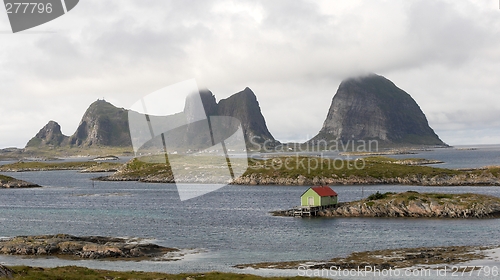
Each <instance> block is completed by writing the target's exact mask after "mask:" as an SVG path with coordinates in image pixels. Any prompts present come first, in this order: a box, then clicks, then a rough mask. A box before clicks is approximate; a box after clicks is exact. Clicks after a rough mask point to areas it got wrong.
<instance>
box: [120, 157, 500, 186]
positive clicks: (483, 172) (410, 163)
mask: <svg viewBox="0 0 500 280" xmlns="http://www.w3.org/2000/svg"><path fill="white" fill-rule="evenodd" d="M169 158H170V159H171V160H177V159H175V158H174V159H173V157H172V156H170V155H169ZM189 160H190V161H186V162H184V164H186V167H187V168H186V169H189V168H191V169H192V167H193V166H196V165H197V166H200V164H201V165H204V164H207V165H208V164H210V161H209V159H204V157H191V158H190V159H189ZM207 160H208V161H207ZM204 161H206V162H204ZM423 161H424V160H422V159H403V160H401V159H398V160H396V159H392V158H388V157H380V156H374V157H367V158H364V159H359V160H340V159H326V158H320V157H305V156H283V157H273V158H269V159H253V158H249V159H248V169H247V171H246V172H245V173H244V174H243V177H244V176H252V175H258V176H262V177H281V178H297V177H298V176H303V177H305V178H309V179H312V178H315V177H320V178H321V177H323V178H335V179H348V178H352V177H355V178H375V179H390V178H408V177H412V176H413V177H418V178H422V177H427V178H433V177H438V178H451V177H454V176H455V177H456V176H462V177H463V179H464V180H466V179H474V178H491V179H492V180H493V181H495V180H498V178H499V177H500V167H498V166H495V167H486V168H483V169H473V170H455V169H446V168H437V167H432V166H427V165H419V163H421V162H423ZM424 162H426V161H424ZM191 165H193V166H191ZM156 175H161V177H165V178H167V177H169V176H170V177H171V176H172V171H171V169H170V165H169V162H168V160H167V159H165V157H164V156H163V155H162V156H155V157H144V158H135V159H133V160H131V161H130V162H128V163H127V164H126V165H125V167H124V168H123V169H122V171H121V172H120V176H125V177H127V176H128V177H133V178H146V177H150V176H156Z"/></svg>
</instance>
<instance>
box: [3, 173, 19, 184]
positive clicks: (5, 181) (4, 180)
mask: <svg viewBox="0 0 500 280" xmlns="http://www.w3.org/2000/svg"><path fill="white" fill-rule="evenodd" d="M13 180H16V179H14V178H12V177H10V176H5V175H1V174H0V182H2V183H8V182H11V181H13Z"/></svg>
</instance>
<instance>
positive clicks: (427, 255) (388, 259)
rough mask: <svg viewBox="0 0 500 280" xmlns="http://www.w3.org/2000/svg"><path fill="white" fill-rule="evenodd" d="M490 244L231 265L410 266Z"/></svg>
mask: <svg viewBox="0 0 500 280" xmlns="http://www.w3.org/2000/svg"><path fill="white" fill-rule="evenodd" d="M493 248H494V247H479V246H451V247H432V248H403V249H387V250H377V251H366V252H354V253H352V254H350V255H349V256H347V257H345V258H333V259H331V260H326V261H289V262H266V263H253V264H240V265H236V266H234V267H236V268H240V269H245V268H253V269H266V268H267V269H298V268H299V267H302V268H306V267H307V268H308V269H330V268H331V267H335V268H336V269H341V270H344V269H357V268H358V267H360V268H365V267H371V268H373V269H380V270H382V269H401V268H408V267H414V266H419V265H420V266H427V267H429V266H431V265H452V264H458V263H463V262H467V261H471V260H478V259H484V258H486V254H487V253H486V251H487V250H490V249H493Z"/></svg>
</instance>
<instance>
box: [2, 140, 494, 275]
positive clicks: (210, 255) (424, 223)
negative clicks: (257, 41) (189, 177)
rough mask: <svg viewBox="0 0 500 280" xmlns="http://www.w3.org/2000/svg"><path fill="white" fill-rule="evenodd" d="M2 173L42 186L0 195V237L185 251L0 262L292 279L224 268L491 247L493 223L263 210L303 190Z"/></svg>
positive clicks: (284, 205) (351, 191) (476, 162)
mask: <svg viewBox="0 0 500 280" xmlns="http://www.w3.org/2000/svg"><path fill="white" fill-rule="evenodd" d="M396 157H400V156H396ZM402 157H424V158H428V159H439V160H443V161H445V162H446V163H445V164H440V165H436V166H438V167H447V168H468V167H479V166H485V165H500V146H486V147H482V146H478V147H477V149H476V150H458V149H436V150H434V151H425V152H421V153H419V154H417V155H404V156H402ZM3 174H6V175H9V176H13V177H16V178H18V179H23V180H27V181H30V182H34V183H37V184H40V185H42V186H44V187H43V188H39V189H4V190H0V225H1V227H0V237H12V236H17V235H36V234H56V233H68V234H73V235H101V236H121V237H141V238H146V239H149V241H151V242H154V243H156V244H159V245H163V246H167V247H176V248H180V249H182V252H183V254H184V255H182V256H179V260H177V261H170V262H151V261H142V262H122V261H116V262H115V261H113V262H106V261H94V260H81V261H64V260H58V259H55V258H36V259H30V258H27V259H26V258H20V257H11V256H0V263H3V264H25V265H33V266H57V265H70V264H71V265H80V266H88V267H93V268H102V269H112V270H143V271H162V272H168V273H180V272H202V271H203V272H204V271H213V270H216V271H230V272H240V273H241V272H243V273H256V274H261V275H297V271H279V270H252V269H245V270H239V269H235V268H233V267H232V266H233V265H237V264H245V263H255V262H268V261H289V260H327V259H330V258H333V257H339V256H346V255H348V254H350V253H352V252H355V251H367V250H377V249H389V248H403V247H422V246H426V247H432V246H451V245H500V235H499V234H498V232H499V231H500V219H487V220H451V219H450V220H446V219H380V218H288V217H273V216H271V215H270V214H269V211H272V210H278V209H289V208H291V207H293V206H296V205H298V204H299V197H300V195H301V194H302V193H303V192H304V191H305V190H306V189H307V187H306V186H226V187H224V188H222V189H219V190H218V191H215V192H212V193H209V194H206V195H204V196H201V197H197V198H194V199H190V200H187V201H183V202H181V201H180V200H179V196H178V194H177V189H176V186H175V185H174V184H148V183H138V182H95V183H94V184H92V181H91V180H90V179H91V178H93V177H97V176H101V175H102V174H84V173H78V172H76V171H48V172H19V173H3ZM193 187H197V186H193ZM333 188H334V189H335V191H336V192H337V193H338V194H339V200H340V201H351V200H356V199H361V198H363V197H367V196H368V195H370V194H372V193H374V192H376V191H380V192H387V191H393V192H400V191H406V190H414V191H419V192H445V193H467V192H474V193H481V194H489V195H494V196H499V197H500V188H499V187H421V186H387V185H377V186H363V187H362V186H334V187H333ZM498 266H499V267H500V263H499V264H498ZM347 278H348V279H354V278H355V277H354V278H352V277H347ZM362 279H366V278H362ZM391 279H396V278H391ZM412 279H417V278H412ZM477 279H482V277H479V278H477Z"/></svg>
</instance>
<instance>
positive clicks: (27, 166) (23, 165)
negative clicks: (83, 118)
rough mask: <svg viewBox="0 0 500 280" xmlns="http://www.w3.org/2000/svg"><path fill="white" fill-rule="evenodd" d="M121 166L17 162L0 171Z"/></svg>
mask: <svg viewBox="0 0 500 280" xmlns="http://www.w3.org/2000/svg"><path fill="white" fill-rule="evenodd" d="M121 166H122V164H120V163H117V162H95V161H81V162H39V161H19V162H16V163H11V164H6V165H2V166H0V171H38V170H42V171H47V170H84V169H90V168H92V169H103V170H104V169H108V170H111V169H117V168H119V167H121Z"/></svg>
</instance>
